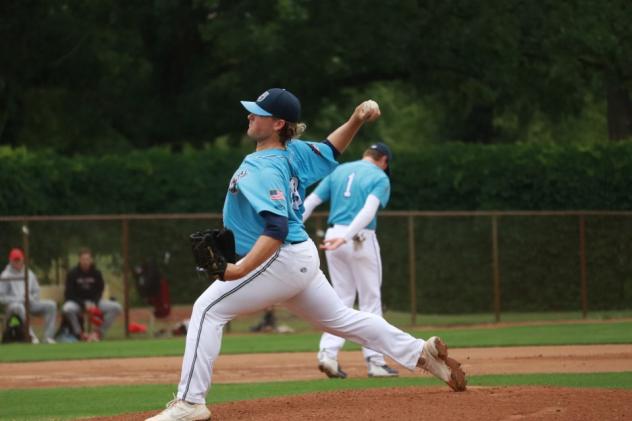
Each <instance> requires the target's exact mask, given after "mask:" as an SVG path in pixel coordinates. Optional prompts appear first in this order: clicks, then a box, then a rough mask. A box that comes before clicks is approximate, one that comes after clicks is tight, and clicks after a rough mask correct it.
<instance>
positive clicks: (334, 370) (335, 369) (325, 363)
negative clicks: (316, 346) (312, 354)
mask: <svg viewBox="0 0 632 421" xmlns="http://www.w3.org/2000/svg"><path fill="white" fill-rule="evenodd" d="M318 369H319V370H320V371H322V372H323V373H325V374H326V375H327V377H329V378H330V379H346V378H347V373H345V372H344V371H342V367H340V365H339V364H338V361H336V360H334V359H333V358H329V357H328V356H327V355H325V353H324V352H319V353H318Z"/></svg>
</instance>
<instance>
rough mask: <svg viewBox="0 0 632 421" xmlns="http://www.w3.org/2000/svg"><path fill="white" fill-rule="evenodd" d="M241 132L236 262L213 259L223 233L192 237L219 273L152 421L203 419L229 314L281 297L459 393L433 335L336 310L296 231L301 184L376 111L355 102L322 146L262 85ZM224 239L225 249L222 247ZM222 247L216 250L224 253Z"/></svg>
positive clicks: (285, 95) (229, 225)
mask: <svg viewBox="0 0 632 421" xmlns="http://www.w3.org/2000/svg"><path fill="white" fill-rule="evenodd" d="M242 105H243V106H244V107H245V108H246V110H247V111H248V112H249V113H250V114H249V115H248V121H249V124H248V132H247V133H248V136H249V137H250V138H251V139H253V140H254V141H255V143H256V150H255V152H253V153H251V154H249V155H247V156H246V157H245V158H244V160H243V162H242V163H241V165H240V166H239V168H238V169H237V171H235V173H234V175H233V177H232V179H231V181H230V184H229V186H228V189H227V190H228V191H227V193H226V199H225V202H224V210H223V217H224V225H225V228H226V230H229V231H230V232H233V233H234V244H235V253H236V258H237V259H238V260H237V261H236V263H231V262H230V261H229V260H231V259H230V258H229V257H226V256H222V254H223V253H224V251H225V244H227V243H229V242H230V235H228V237H229V238H228V240H229V241H222V240H221V237H222V236H224V237H225V235H223V234H222V232H221V231H218V232H213V231H211V232H206V233H204V232H202V233H196V234H195V235H194V236H193V238H192V245H193V249H194V250H195V251H194V257H195V261H196V266H197V267H198V268H199V269H201V270H205V271H207V273H209V274H210V275H212V276H213V277H216V278H218V279H219V280H216V281H215V282H213V283H212V284H211V285H210V286H209V287H208V288H207V289H206V291H204V292H203V293H202V295H201V296H200V297H199V298H198V299H197V300H196V302H195V304H194V306H193V310H192V314H191V319H190V322H189V328H188V330H187V338H186V346H185V351H184V357H183V361H182V370H181V374H180V383H179V385H178V393H177V396H176V398H175V399H174V400H172V401H171V402H169V403H168V404H167V408H166V409H165V410H164V411H163V412H161V413H160V414H158V415H156V416H155V417H152V418H150V420H153V421H166V420H207V419H210V417H211V413H210V411H209V410H208V408H207V407H206V404H205V402H206V394H207V392H208V390H209V388H210V387H211V378H212V368H213V364H214V362H215V360H216V359H217V357H218V355H219V351H220V347H221V340H222V331H223V327H224V326H225V325H226V323H228V322H229V321H230V320H232V319H234V318H235V317H236V316H237V315H239V314H243V313H252V312H254V311H260V310H263V309H264V308H266V307H269V306H270V305H272V304H275V303H282V304H283V305H285V306H286V307H287V308H288V309H289V310H290V311H292V312H293V313H295V314H297V315H299V316H301V317H303V318H304V319H306V320H308V321H310V322H311V323H312V324H314V325H315V326H318V327H320V328H322V329H323V330H326V331H328V332H330V333H332V334H335V335H338V336H343V337H345V338H347V339H351V340H353V341H355V342H358V343H360V344H361V345H363V346H366V347H368V348H372V349H376V350H378V351H379V352H382V353H384V354H386V355H389V356H390V357H391V358H393V359H394V360H395V361H397V362H398V363H400V364H402V365H403V366H405V367H407V368H409V369H411V370H413V369H415V367H417V366H419V367H423V368H425V369H426V370H428V371H430V372H431V373H433V374H434V375H435V376H437V377H439V378H441V379H442V380H443V381H444V382H446V383H447V384H448V385H450V387H451V388H453V389H454V390H464V389H465V377H464V374H463V371H462V370H461V369H460V368H459V364H458V362H456V361H454V360H452V359H451V358H448V357H447V347H446V346H445V344H444V343H443V342H442V341H441V340H440V339H439V338H437V337H433V338H430V339H429V340H427V341H424V340H422V339H416V338H414V337H412V336H411V335H409V334H407V333H405V332H402V331H401V330H399V329H397V328H396V327H394V326H392V325H390V324H388V323H387V322H386V321H385V320H384V319H383V318H381V317H377V316H375V315H374V314H371V313H366V312H360V311H356V310H353V309H351V308H348V307H347V306H345V305H344V304H343V303H342V301H340V298H338V296H337V295H336V293H335V292H334V290H333V289H332V288H331V285H329V282H327V279H326V278H325V276H324V275H323V273H322V272H321V270H320V261H319V257H318V250H317V248H316V246H315V244H314V243H313V242H312V241H311V240H310V239H309V236H308V235H307V233H306V232H305V230H304V228H303V222H302V218H301V215H302V214H301V212H302V203H301V202H302V199H303V197H304V196H301V195H300V194H299V191H304V189H305V187H307V186H301V185H300V183H302V182H308V181H310V180H312V182H316V181H317V180H319V179H321V178H322V177H324V176H325V175H326V174H328V173H329V172H331V170H332V168H333V166H335V156H336V155H337V153H338V152H341V151H343V150H344V149H345V148H346V147H347V145H348V144H349V142H350V141H351V139H352V138H353V137H354V135H355V133H356V132H357V131H358V129H359V128H360V127H361V126H362V124H364V123H365V122H366V121H371V120H374V119H376V118H377V117H378V116H379V110H376V109H374V108H366V107H365V106H358V107H356V109H355V111H354V113H353V114H352V116H351V117H350V119H349V120H348V121H347V122H346V123H345V124H343V125H342V126H341V127H339V128H338V129H337V130H335V131H334V132H332V133H331V134H330V135H329V137H328V140H327V141H325V142H314V143H306V142H303V141H301V140H297V139H296V138H297V137H298V136H300V132H301V130H300V127H299V125H298V124H297V123H298V121H299V116H300V102H299V100H298V98H296V97H295V96H294V95H293V94H292V93H290V92H289V91H287V90H285V89H277V88H274V89H269V90H267V91H266V92H264V93H263V94H262V95H260V96H259V98H258V99H257V101H252V102H251V101H243V102H242ZM222 244H224V245H222ZM223 250H224V251H223Z"/></svg>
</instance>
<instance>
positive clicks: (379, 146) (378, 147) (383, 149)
mask: <svg viewBox="0 0 632 421" xmlns="http://www.w3.org/2000/svg"><path fill="white" fill-rule="evenodd" d="M369 149H373V150H374V151H377V152H379V153H381V154H382V155H386V159H387V161H386V162H387V164H388V165H387V166H386V169H385V170H384V172H385V173H386V175H388V176H389V177H390V176H391V161H392V160H393V152H391V148H389V147H388V146H387V145H385V144H384V143H374V144H372V145H371V146H369Z"/></svg>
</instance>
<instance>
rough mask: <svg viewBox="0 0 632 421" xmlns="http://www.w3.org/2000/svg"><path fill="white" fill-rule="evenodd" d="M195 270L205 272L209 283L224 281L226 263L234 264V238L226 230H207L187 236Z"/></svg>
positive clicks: (229, 231) (235, 256)
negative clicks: (217, 280) (218, 280)
mask: <svg viewBox="0 0 632 421" xmlns="http://www.w3.org/2000/svg"><path fill="white" fill-rule="evenodd" d="M189 238H190V239H191V249H192V250H193V257H194V258H195V265H196V270H198V271H199V272H206V275H207V276H208V279H209V281H214V280H216V279H218V278H219V279H222V280H223V279H224V272H225V271H226V266H227V265H228V263H235V262H236V261H237V255H236V254H235V237H234V235H233V232H232V231H231V230H228V229H221V230H220V229H207V230H204V231H199V232H194V233H193V234H191V235H190V236H189Z"/></svg>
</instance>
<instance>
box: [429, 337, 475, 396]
mask: <svg viewBox="0 0 632 421" xmlns="http://www.w3.org/2000/svg"><path fill="white" fill-rule="evenodd" d="M417 366H418V367H421V368H423V369H424V370H426V371H428V372H429V373H430V374H432V375H433V376H435V377H437V378H438V379H440V380H442V381H443V382H445V383H446V384H447V385H448V386H450V387H451V388H452V390H454V391H455V392H462V391H464V390H465V389H466V386H467V379H466V378H465V372H464V371H463V369H462V368H461V363H459V362H458V361H457V360H455V359H453V358H450V357H448V347H447V345H446V344H445V343H443V341H442V340H441V338H438V337H437V336H433V337H432V338H430V339H428V340H427V341H426V343H425V345H424V349H423V350H422V351H421V357H419V361H418V362H417Z"/></svg>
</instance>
